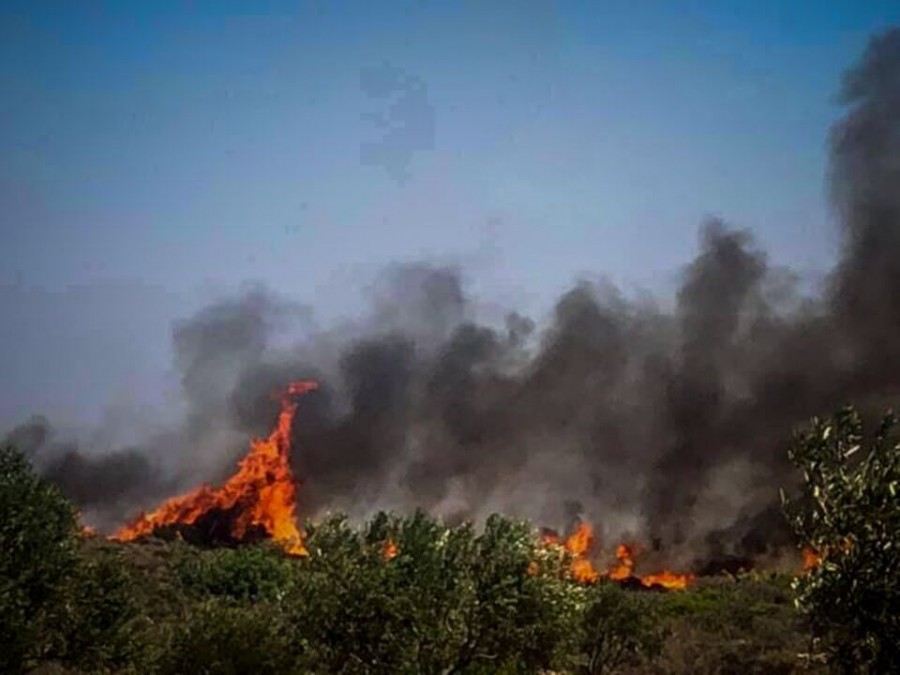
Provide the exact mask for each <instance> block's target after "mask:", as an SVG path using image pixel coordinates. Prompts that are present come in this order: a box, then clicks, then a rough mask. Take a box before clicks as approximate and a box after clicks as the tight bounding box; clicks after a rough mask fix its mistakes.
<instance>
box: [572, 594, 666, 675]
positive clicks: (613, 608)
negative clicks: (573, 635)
mask: <svg viewBox="0 0 900 675" xmlns="http://www.w3.org/2000/svg"><path fill="white" fill-rule="evenodd" d="M646 600H647V599H646V598H642V597H640V596H638V595H637V594H633V593H632V594H629V593H628V592H627V591H624V590H622V589H621V588H619V587H618V586H617V585H615V584H612V583H608V582H602V583H599V584H597V585H596V586H594V587H593V589H591V592H590V596H589V600H588V604H587V607H586V608H585V611H584V613H583V616H582V620H581V622H582V626H581V630H582V633H581V654H582V659H583V662H582V663H580V664H579V672H581V673H584V674H585V675H602V673H614V672H617V670H618V669H619V668H621V667H622V666H624V665H627V664H629V663H633V662H638V661H639V660H640V659H641V658H649V657H653V656H656V655H657V654H658V653H659V651H660V650H661V648H662V644H663V637H664V636H663V631H662V630H661V629H660V624H659V616H658V615H657V612H656V611H655V608H654V606H653V604H652V603H650V602H647V601H646Z"/></svg>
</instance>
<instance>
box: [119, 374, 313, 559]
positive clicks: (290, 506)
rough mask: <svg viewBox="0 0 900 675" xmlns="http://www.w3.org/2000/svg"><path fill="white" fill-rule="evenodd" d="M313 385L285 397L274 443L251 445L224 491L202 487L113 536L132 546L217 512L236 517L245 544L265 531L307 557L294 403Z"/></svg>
mask: <svg viewBox="0 0 900 675" xmlns="http://www.w3.org/2000/svg"><path fill="white" fill-rule="evenodd" d="M317 386H318V385H317V383H315V382H311V381H301V382H293V383H291V384H289V385H288V386H287V387H286V388H285V389H284V391H283V392H281V393H280V396H279V398H280V401H281V412H280V414H279V415H278V422H277V424H276V426H275V429H274V430H273V431H272V433H271V434H269V436H268V438H256V439H253V440H252V441H251V442H250V452H249V453H248V454H247V455H246V456H245V457H244V458H243V459H242V460H241V461H240V462H239V463H238V470H237V473H235V474H234V475H233V476H232V477H231V478H229V479H228V481H226V483H225V484H224V485H223V486H222V487H220V488H214V487H212V486H210V485H201V486H200V487H199V488H197V489H195V490H193V491H192V492H189V493H188V494H186V495H182V496H180V497H174V498H172V499H169V500H168V501H166V502H163V504H162V505H161V506H160V507H159V508H157V509H156V510H155V511H153V512H152V513H142V514H141V515H139V516H138V517H137V518H136V519H135V520H133V521H132V522H131V523H129V524H128V525H126V526H125V527H123V528H122V529H121V530H119V531H118V532H116V533H115V534H114V535H113V537H112V538H113V539H116V540H118V541H132V540H134V539H138V538H140V537H144V536H147V535H150V534H152V533H153V532H154V531H155V530H156V529H158V528H160V527H165V526H168V525H192V524H194V523H196V522H197V520H198V519H199V518H200V517H201V516H204V515H207V514H210V513H212V512H216V511H218V512H222V513H229V514H234V515H233V517H232V518H231V519H230V523H229V527H230V535H231V536H232V537H234V539H236V540H238V541H240V540H243V539H244V538H245V537H246V536H247V534H248V532H250V531H257V532H258V531H262V532H263V533H265V536H267V537H269V538H271V539H273V540H274V541H276V542H278V543H279V544H280V545H281V546H282V547H284V549H285V551H286V552H287V553H289V554H291V555H306V548H305V547H304V546H303V539H302V536H301V534H300V530H299V529H298V528H297V521H296V517H295V514H294V509H295V496H296V486H295V482H294V475H293V472H292V471H291V466H290V454H291V424H292V422H293V420H294V415H295V413H296V412H297V401H296V400H295V398H294V397H296V396H298V395H300V394H305V393H307V392H309V391H312V390H314V389H316V388H317Z"/></svg>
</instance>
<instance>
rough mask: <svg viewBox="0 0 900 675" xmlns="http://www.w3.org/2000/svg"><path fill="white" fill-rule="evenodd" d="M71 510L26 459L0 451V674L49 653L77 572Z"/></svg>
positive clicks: (73, 513) (18, 668) (9, 451)
mask: <svg viewBox="0 0 900 675" xmlns="http://www.w3.org/2000/svg"><path fill="white" fill-rule="evenodd" d="M75 527H76V525H75V511H74V509H73V507H72V506H71V504H69V502H68V501H67V500H66V499H65V498H64V497H63V496H62V495H61V494H60V492H59V491H58V490H57V489H56V488H55V487H53V486H52V485H50V484H49V483H46V482H45V481H43V480H41V479H40V478H38V477H37V476H36V475H35V474H34V472H32V470H31V467H30V466H29V465H28V462H27V461H26V460H25V458H24V456H23V455H22V454H21V453H19V452H17V451H15V450H14V449H12V448H4V449H0V644H2V645H3V649H0V671H2V672H16V671H18V670H20V669H22V668H24V667H25V666H26V664H28V663H30V662H32V661H33V660H34V659H37V658H39V657H41V656H42V655H44V654H45V653H47V652H50V651H52V650H53V648H54V641H53V636H52V635H51V633H50V631H49V630H48V629H47V623H48V622H49V621H50V619H51V616H50V614H51V612H52V611H53V610H54V608H55V607H56V605H57V603H58V599H59V597H60V596H61V592H62V590H61V589H62V588H63V587H64V585H65V583H66V581H67V579H68V578H69V577H70V576H71V574H72V573H73V571H74V568H75V560H76V558H75Z"/></svg>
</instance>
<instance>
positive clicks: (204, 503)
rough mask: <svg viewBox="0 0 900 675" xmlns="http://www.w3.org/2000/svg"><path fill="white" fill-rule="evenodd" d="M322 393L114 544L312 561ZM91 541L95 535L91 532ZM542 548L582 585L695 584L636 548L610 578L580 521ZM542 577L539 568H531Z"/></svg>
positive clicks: (288, 393) (294, 390)
mask: <svg viewBox="0 0 900 675" xmlns="http://www.w3.org/2000/svg"><path fill="white" fill-rule="evenodd" d="M317 387H318V385H317V383H316V382H313V381H299V382H292V383H290V384H288V385H287V386H286V387H285V388H284V389H283V391H281V392H280V393H279V395H278V399H279V401H280V404H281V411H280V413H279V415H278V420H277V423H276V425H275V428H274V429H273V430H272V432H271V433H270V434H269V436H268V437H266V438H258V439H254V440H252V441H251V443H250V452H249V453H248V454H247V456H246V457H244V458H243V459H242V460H241V461H240V462H239V464H238V470H237V472H236V473H235V474H234V475H233V476H232V477H231V478H229V479H228V480H227V481H226V482H225V484H224V485H222V486H221V487H218V488H216V487H213V486H210V485H201V486H200V487H198V488H197V489H195V490H193V491H191V492H189V493H188V494H185V495H181V496H179V497H173V498H172V499H169V500H167V501H165V502H163V504H161V505H160V506H159V507H158V508H157V509H155V510H154V511H152V512H150V513H141V514H140V515H139V516H137V518H135V519H134V520H132V521H131V522H130V523H128V524H127V525H125V526H124V527H122V528H121V529H119V530H118V531H117V532H116V533H115V534H113V535H112V536H111V537H110V538H111V539H112V540H114V541H122V542H127V541H135V540H137V539H140V538H142V537H148V536H151V535H153V534H157V533H160V532H165V531H175V532H177V533H178V534H179V536H183V533H188V537H187V538H191V539H193V540H196V541H202V542H203V543H206V544H210V543H225V544H242V543H251V542H255V541H260V540H262V539H271V540H272V541H274V542H276V543H277V544H279V545H280V546H281V547H282V548H283V549H284V550H285V552H286V553H288V554H289V555H307V551H306V548H305V547H304V545H303V536H302V534H301V532H300V529H299V528H298V525H297V515H296V513H297V508H296V481H295V478H294V474H293V471H292V470H291V464H290V460H291V437H292V425H293V422H294V418H295V415H296V412H297V408H298V402H297V398H296V397H298V396H301V395H303V394H306V393H308V392H310V391H313V390H315V389H316V388H317ZM83 532H84V534H85V536H88V535H90V536H95V535H96V532H95V531H94V530H93V529H92V528H90V527H89V526H84V527H83ZM540 540H541V543H542V544H543V545H544V546H546V547H549V548H556V549H559V550H560V552H564V553H565V554H566V555H567V556H568V558H569V560H570V567H569V573H570V574H571V578H572V579H573V580H574V581H577V582H580V583H585V584H593V583H596V582H597V581H598V580H599V579H601V578H603V577H606V578H609V579H611V580H613V581H616V582H618V583H620V584H622V585H623V586H629V587H638V588H640V587H645V588H659V589H669V590H671V589H684V588H687V586H688V585H690V584H691V583H692V582H693V581H694V577H693V576H692V575H690V574H673V573H671V572H668V571H663V572H660V573H658V574H648V575H644V576H638V575H636V574H635V573H634V568H635V560H634V554H633V551H634V550H636V549H635V547H634V546H626V545H624V544H620V545H619V546H618V547H617V549H616V558H617V562H616V564H615V565H613V566H612V567H610V568H609V570H607V571H605V572H601V571H598V570H597V569H596V567H595V565H594V562H593V554H594V553H595V550H594V548H595V546H594V544H595V536H594V528H593V527H592V526H591V525H590V523H588V522H585V521H581V520H580V521H578V522H577V523H576V525H575V527H574V529H573V531H572V532H571V533H570V534H569V535H568V536H567V537H566V538H565V540H564V541H560V538H559V535H557V534H556V533H555V532H554V531H553V530H550V529H547V528H544V529H543V530H542V531H541V535H540ZM397 553H398V547H397V544H396V543H395V542H394V541H393V539H390V538H388V539H386V540H385V541H384V542H383V544H382V556H383V558H384V559H385V560H386V561H389V560H392V559H393V558H394V557H396V555H397ZM530 569H534V570H535V571H536V570H537V569H538V568H536V567H535V568H530Z"/></svg>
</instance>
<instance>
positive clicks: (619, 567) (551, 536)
mask: <svg viewBox="0 0 900 675" xmlns="http://www.w3.org/2000/svg"><path fill="white" fill-rule="evenodd" d="M541 541H542V543H543V544H544V545H545V546H549V545H553V546H559V545H560V538H559V536H558V535H557V534H556V533H555V532H553V530H547V529H545V530H542V532H541ZM593 541H594V529H593V527H591V525H590V524H589V523H586V522H584V521H582V522H579V523H578V525H577V527H576V528H575V531H574V532H573V533H572V534H571V535H569V536H568V537H567V538H566V540H565V542H564V543H563V544H562V545H563V547H564V548H565V550H566V551H568V552H569V553H570V554H571V556H572V563H571V566H570V568H569V571H570V573H571V575H572V578H573V579H575V581H579V582H582V583H595V582H596V581H597V580H598V579H600V578H601V577H606V578H608V579H610V580H612V581H627V580H629V579H634V580H635V581H637V582H639V583H640V584H641V585H643V586H645V587H647V588H651V587H654V586H656V587H663V588H666V589H668V590H674V589H684V588H687V587H688V586H690V585H691V584H693V583H694V581H696V577H695V576H694V575H693V574H677V573H675V572H670V571H668V570H663V571H662V572H659V573H657V574H645V575H637V574H635V558H636V557H637V547H636V546H635V545H634V544H619V545H618V546H617V547H616V562H615V563H614V564H613V565H611V566H610V567H609V569H608V570H607V571H606V572H601V571H598V570H597V569H596V568H595V567H594V565H593V563H592V562H591V560H590V559H589V558H588V555H589V553H590V550H591V547H592V545H593ZM535 569H536V568H535ZM529 573H531V568H529Z"/></svg>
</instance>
